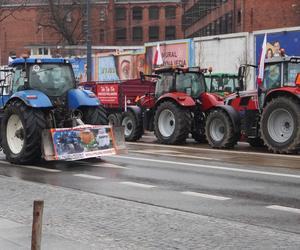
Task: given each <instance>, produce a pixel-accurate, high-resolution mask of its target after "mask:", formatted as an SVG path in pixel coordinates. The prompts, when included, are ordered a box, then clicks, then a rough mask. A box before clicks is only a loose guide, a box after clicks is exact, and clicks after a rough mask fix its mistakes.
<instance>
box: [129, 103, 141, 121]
mask: <svg viewBox="0 0 300 250" xmlns="http://www.w3.org/2000/svg"><path fill="white" fill-rule="evenodd" d="M127 111H131V112H132V113H133V114H134V115H135V117H136V118H137V119H138V118H139V117H141V115H142V109H141V108H140V107H139V106H131V105H129V106H127Z"/></svg>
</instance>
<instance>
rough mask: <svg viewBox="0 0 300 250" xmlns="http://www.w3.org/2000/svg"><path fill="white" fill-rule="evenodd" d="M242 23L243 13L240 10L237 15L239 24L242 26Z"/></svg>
mask: <svg viewBox="0 0 300 250" xmlns="http://www.w3.org/2000/svg"><path fill="white" fill-rule="evenodd" d="M241 21H242V11H241V10H239V11H238V13H237V23H238V24H241Z"/></svg>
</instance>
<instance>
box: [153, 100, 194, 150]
mask: <svg viewBox="0 0 300 250" xmlns="http://www.w3.org/2000/svg"><path fill="white" fill-rule="evenodd" d="M191 123H192V118H191V113H190V112H189V110H187V109H185V108H183V107H181V106H178V105H176V104H175V103H173V102H170V101H166V102H163V103H161V104H160V105H159V106H158V108H157V110H156V112H155V116H154V133H155V136H156V138H157V140H158V142H159V143H163V144H182V143H185V141H186V138H187V137H188V135H189V132H190V131H191Z"/></svg>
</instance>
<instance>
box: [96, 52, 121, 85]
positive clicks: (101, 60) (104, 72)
mask: <svg viewBox="0 0 300 250" xmlns="http://www.w3.org/2000/svg"><path fill="white" fill-rule="evenodd" d="M96 61H97V64H98V67H97V69H98V72H97V73H98V77H96V78H97V80H98V81H101V82H107V81H109V82H113V81H118V80H120V78H119V76H118V75H117V69H116V63H115V57H114V56H105V57H98V58H96Z"/></svg>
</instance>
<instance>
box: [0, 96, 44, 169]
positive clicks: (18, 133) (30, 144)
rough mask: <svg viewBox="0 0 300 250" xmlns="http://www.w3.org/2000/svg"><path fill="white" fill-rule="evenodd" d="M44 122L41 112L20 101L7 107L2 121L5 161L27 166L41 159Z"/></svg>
mask: <svg viewBox="0 0 300 250" xmlns="http://www.w3.org/2000/svg"><path fill="white" fill-rule="evenodd" d="M45 128H46V120H45V117H44V114H43V112H42V111H41V110H39V109H35V108H31V107H28V106H26V105H25V104H24V103H23V102H21V101H18V100H16V101H13V102H11V103H9V104H8V105H7V107H6V108H5V110H4V117H3V119H2V130H1V137H2V147H3V151H4V154H5V155H6V159H7V160H8V161H9V162H11V163H15V164H28V163H33V162H36V161H39V160H40V159H41V155H42V153H41V139H42V130H43V129H45Z"/></svg>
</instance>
